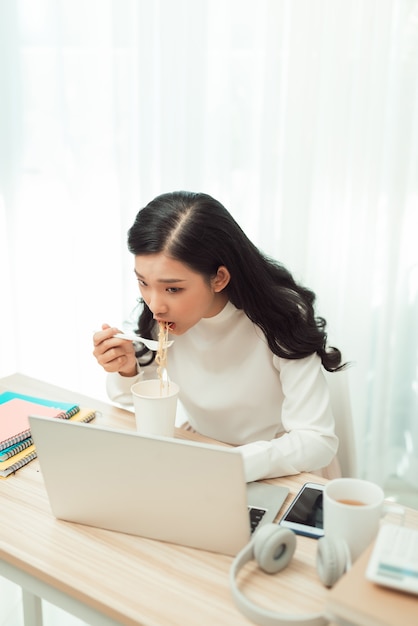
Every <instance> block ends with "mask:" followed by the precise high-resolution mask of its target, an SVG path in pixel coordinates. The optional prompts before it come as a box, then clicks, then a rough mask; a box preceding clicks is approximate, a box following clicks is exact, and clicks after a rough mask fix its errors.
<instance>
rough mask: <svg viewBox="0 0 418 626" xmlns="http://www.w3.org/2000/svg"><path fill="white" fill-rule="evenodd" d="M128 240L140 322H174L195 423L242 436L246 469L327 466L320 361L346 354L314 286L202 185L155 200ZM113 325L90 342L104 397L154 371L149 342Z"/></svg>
mask: <svg viewBox="0 0 418 626" xmlns="http://www.w3.org/2000/svg"><path fill="white" fill-rule="evenodd" d="M128 248H129V250H130V252H131V253H132V254H133V255H134V257H135V276H136V279H137V280H138V285H139V290H140V292H141V296H142V308H141V312H140V315H139V320H138V334H139V335H141V336H142V337H154V338H157V336H158V331H159V323H168V324H169V333H170V339H174V344H173V345H172V346H171V347H170V348H169V349H168V362H167V370H168V374H169V377H170V379H171V380H173V381H174V382H176V383H177V384H178V385H179V386H180V396H179V397H180V400H181V403H182V405H183V407H184V409H185V411H186V413H187V419H188V421H189V424H190V426H191V427H192V428H193V429H195V430H196V431H197V432H199V433H201V434H203V435H207V436H208V437H212V438H213V439H217V440H219V441H223V442H227V443H229V444H234V445H236V446H239V451H240V452H241V453H242V455H243V458H244V467H245V473H246V479H247V481H252V480H258V479H262V478H268V477H274V476H283V475H288V474H295V473H298V472H302V471H319V470H321V468H325V467H326V466H328V465H329V464H330V463H331V462H332V461H333V459H334V457H335V454H336V451H337V448H338V440H337V437H336V435H335V433H334V420H333V416H332V411H331V407H330V401H329V393H328V387H327V382H326V380H325V377H324V373H323V368H325V369H326V370H328V371H334V370H337V369H339V368H341V367H342V365H341V353H340V351H339V350H338V349H337V348H328V347H327V344H326V340H327V335H326V332H325V327H326V322H325V320H324V319H323V318H320V317H316V316H315V312H314V301H315V295H314V294H313V293H312V292H311V291H310V290H308V289H306V288H304V287H302V286H300V285H298V284H296V282H295V281H294V279H293V278H292V276H291V274H290V273H289V272H288V271H287V270H286V269H285V268H284V267H283V266H282V265H280V264H279V263H277V262H275V261H274V260H272V259H269V258H267V257H266V256H265V255H263V254H262V253H261V252H260V251H259V250H258V248H257V247H256V246H255V245H254V244H253V243H251V241H250V240H249V239H248V237H247V236H246V235H245V234H244V232H243V231H242V230H241V228H240V227H239V225H238V224H237V223H236V222H235V220H234V219H233V218H232V216H231V215H230V214H229V213H228V211H227V210H226V209H225V208H224V207H223V206H222V204H220V203H219V202H218V201H217V200H215V199H214V198H212V197H211V196H208V195H206V194H203V193H190V192H183V191H180V192H175V193H167V194H163V195H161V196H158V197H157V198H155V199H154V200H152V201H151V202H150V203H149V204H148V205H147V206H146V207H145V208H143V209H142V210H141V211H139V213H138V215H137V216H136V219H135V222H134V224H133V226H132V227H131V228H130V230H129V233H128ZM118 332H120V331H119V330H118V329H117V328H115V327H110V326H109V325H107V324H104V325H103V326H102V330H101V331H100V332H97V333H95V335H94V338H93V341H94V346H95V347H94V352H93V354H94V355H95V357H96V359H97V361H98V362H99V364H100V365H101V366H102V367H103V368H104V369H105V370H106V372H108V373H109V374H108V378H107V390H108V394H109V396H110V398H111V399H112V400H114V401H117V402H120V403H131V402H132V398H131V393H130V388H131V386H132V385H133V383H134V382H136V381H137V380H138V379H139V378H140V377H145V378H156V367H157V366H156V363H155V353H153V352H149V351H148V350H147V349H146V348H145V347H142V349H140V350H139V351H137V352H136V353H135V351H134V344H132V343H131V342H129V341H126V340H123V339H118V338H115V337H114V335H115V334H116V333H118ZM328 475H330V474H328ZM334 475H335V472H334ZM331 476H332V473H331Z"/></svg>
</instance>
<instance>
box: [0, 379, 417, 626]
mask: <svg viewBox="0 0 418 626" xmlns="http://www.w3.org/2000/svg"><path fill="white" fill-rule="evenodd" d="M5 390H13V391H17V392H20V393H27V394H30V395H34V396H40V397H45V398H51V399H57V400H59V399H61V400H68V401H74V400H75V401H78V402H79V403H80V405H82V406H88V407H92V408H95V409H96V410H97V411H100V412H101V415H100V416H99V417H98V418H97V423H98V424H103V425H108V426H112V427H117V428H122V429H127V430H134V428H135V420H134V416H133V413H131V412H129V411H126V410H123V409H120V408H116V407H113V406H111V405H109V404H106V403H103V402H100V401H98V400H94V399H92V398H89V397H87V396H83V395H81V394H78V393H77V392H72V391H69V390H65V389H61V388H58V387H55V386H52V385H49V384H46V383H43V382H41V381H37V380H35V379H32V378H28V377H26V376H23V375H20V374H15V375H13V376H9V377H7V378H3V379H0V392H1V391H5ZM176 436H179V437H183V438H188V439H189V438H198V439H199V440H203V441H205V440H206V441H208V440H207V439H204V438H202V437H196V436H195V435H191V434H189V433H187V432H184V431H181V430H178V431H177V433H176ZM308 480H314V481H317V482H318V481H319V479H318V478H317V477H316V476H312V475H311V474H301V475H298V476H294V477H286V478H283V479H275V480H274V481H269V482H273V483H274V482H277V483H279V484H284V485H286V486H288V487H289V488H290V494H289V496H288V498H287V500H286V502H285V504H284V506H283V509H284V508H285V507H286V506H287V505H288V503H289V502H290V500H291V498H292V497H293V496H294V495H295V493H296V492H297V491H298V490H299V488H300V486H301V485H302V484H303V483H304V482H306V481H308ZM0 504H1V509H2V515H1V516H0V574H1V575H3V576H6V577H7V578H9V579H10V580H12V581H14V582H16V583H17V584H19V585H21V586H22V589H23V590H24V592H23V598H24V610H25V624H26V626H40V625H41V624H42V615H41V610H40V606H41V604H40V601H39V598H45V599H46V600H48V601H49V602H51V603H53V604H56V605H58V606H60V607H61V608H63V609H64V610H66V611H68V612H70V613H72V614H73V615H75V616H77V617H78V618H80V619H82V620H84V621H86V622H88V623H89V624H92V625H97V626H116V625H121V624H122V625H129V626H132V625H138V624H141V625H143V626H166V625H167V626H168V625H170V626H175V625H179V626H188V625H190V626H196V624H199V626H200V625H202V626H205V625H206V624H207V625H210V626H212V625H213V624H216V625H219V626H222V625H225V626H234V625H241V626H245V625H248V624H249V622H248V620H247V619H246V618H245V617H243V616H242V615H241V613H240V612H239V611H238V609H236V608H235V605H234V604H233V601H232V597H231V593H230V589H229V583H228V575H229V569H230V566H231V563H232V558H231V557H227V556H223V555H218V554H212V553H209V552H205V551H201V550H195V549H193V548H185V547H182V546H177V545H172V544H168V543H163V542H158V541H154V540H151V539H143V538H140V537H133V536H130V535H124V534H120V533H115V532H111V531H106V530H101V529H97V528H90V527H87V526H82V525H78V524H73V523H70V522H64V521H60V520H57V519H55V518H54V517H53V515H52V513H51V511H50V508H49V503H48V499H47V495H46V491H45V488H44V484H43V480H42V476H41V474H40V472H39V465H38V462H37V460H34V461H32V462H31V463H29V464H28V465H27V466H26V467H24V468H22V469H20V470H19V471H18V472H17V473H16V474H15V475H13V476H11V477H10V478H8V479H6V480H2V481H0ZM283 509H282V510H283ZM414 519H415V523H417V520H418V512H416V511H408V513H407V522H409V523H411V524H412V522H413V520H414ZM315 555H316V542H315V540H313V539H308V538H305V537H298V543H297V550H296V554H295V557H294V558H293V560H292V562H291V564H290V565H289V567H288V568H287V569H286V570H285V571H284V572H282V573H280V574H277V575H276V576H269V575H268V574H264V573H262V572H261V571H260V570H259V569H258V567H257V565H256V564H255V563H254V562H251V563H249V564H248V565H247V566H246V567H245V568H244V570H243V571H242V573H241V574H240V584H241V588H242V589H243V590H244V591H245V593H246V594H247V595H248V596H249V597H250V598H251V599H252V600H253V601H255V602H257V603H259V604H261V605H263V606H264V607H266V608H269V609H272V610H276V611H280V612H284V613H286V612H287V613H297V612H298V611H300V614H303V613H305V612H315V611H320V610H322V608H323V607H324V605H325V601H326V598H327V594H328V593H329V592H328V591H327V590H326V589H325V588H324V587H323V586H322V585H321V583H320V582H319V579H318V577H317V574H316V569H315Z"/></svg>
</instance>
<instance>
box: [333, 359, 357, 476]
mask: <svg viewBox="0 0 418 626" xmlns="http://www.w3.org/2000/svg"><path fill="white" fill-rule="evenodd" d="M325 378H326V379H327V382H328V387H329V392H330V398H331V407H332V412H333V414H334V419H335V432H336V435H337V436H338V439H339V442H340V443H339V448H338V452H337V458H338V462H339V464H340V468H341V475H342V476H344V477H352V478H356V477H357V476H358V474H357V471H358V469H357V451H356V441H355V435H354V423H353V415H352V411H351V401H350V390H349V384H348V371H347V370H341V371H340V372H327V371H325Z"/></svg>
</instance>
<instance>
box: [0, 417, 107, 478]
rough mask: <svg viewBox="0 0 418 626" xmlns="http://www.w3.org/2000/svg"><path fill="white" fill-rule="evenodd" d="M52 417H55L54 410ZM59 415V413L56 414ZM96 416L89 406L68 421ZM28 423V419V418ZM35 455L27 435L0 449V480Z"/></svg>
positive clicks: (30, 438)
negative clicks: (21, 439)
mask: <svg viewBox="0 0 418 626" xmlns="http://www.w3.org/2000/svg"><path fill="white" fill-rule="evenodd" d="M52 417H53V419H55V418H56V417H57V415H56V410H55V413H54V414H53V416H52ZM58 417H59V415H58ZM95 417H96V411H94V410H93V409H90V408H81V409H79V410H78V411H77V413H75V414H74V415H71V416H70V417H67V418H66V419H69V420H70V421H74V422H90V421H91V420H93V419H94V418H95ZM28 424H29V420H28ZM36 456H37V453H36V449H35V445H34V443H33V438H32V437H27V439H23V441H20V442H19V443H15V444H13V445H11V446H9V447H8V448H4V449H3V450H0V480H1V479H3V478H7V477H8V476H10V475H11V474H14V472H16V471H17V470H19V469H20V468H21V467H24V466H25V465H27V464H28V463H29V462H30V461H32V460H33V459H35V458H36Z"/></svg>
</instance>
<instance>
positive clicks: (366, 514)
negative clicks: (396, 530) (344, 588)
mask: <svg viewBox="0 0 418 626" xmlns="http://www.w3.org/2000/svg"><path fill="white" fill-rule="evenodd" d="M323 498H324V502H323V504H324V534H325V537H329V538H332V539H342V540H343V541H345V543H346V544H347V546H348V549H349V551H350V555H351V561H352V562H353V563H354V561H355V560H356V559H357V557H359V556H360V554H361V553H362V552H363V551H364V550H365V549H366V548H367V546H368V545H369V544H370V543H371V542H372V541H373V540H374V539H375V537H376V535H377V532H378V530H379V524H380V520H381V518H382V516H383V515H385V514H386V513H388V512H394V513H397V514H399V515H401V516H403V515H404V509H403V508H402V507H400V506H395V505H390V504H388V503H385V501H384V498H385V496H384V493H383V490H382V489H381V488H380V487H379V485H376V484H375V483H372V482H369V481H367V480H361V479H358V478H336V479H334V480H330V481H329V482H328V483H327V484H326V486H325V489H324V494H323Z"/></svg>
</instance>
